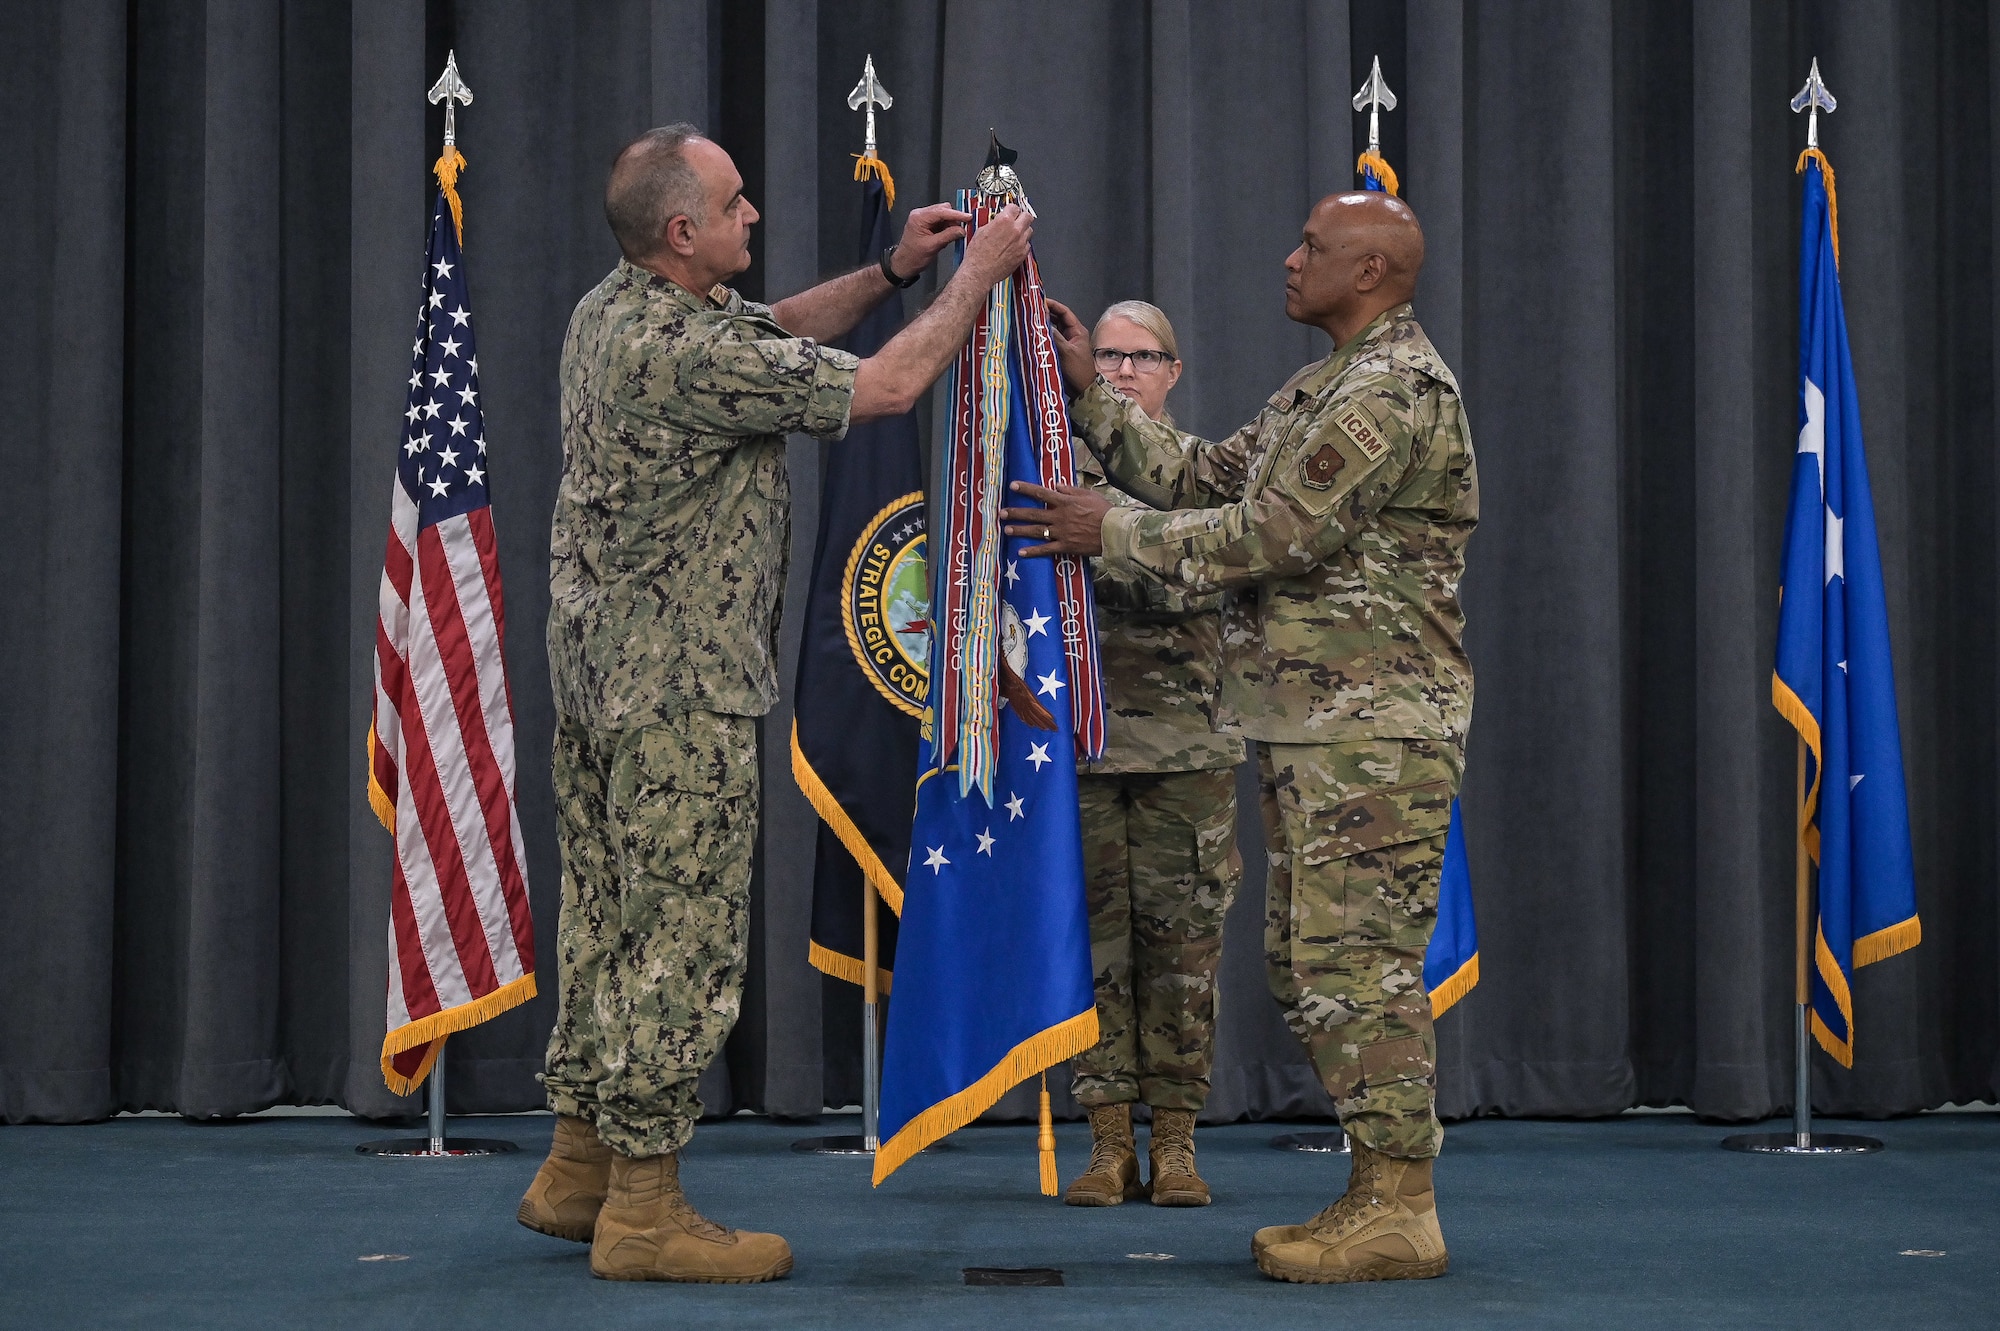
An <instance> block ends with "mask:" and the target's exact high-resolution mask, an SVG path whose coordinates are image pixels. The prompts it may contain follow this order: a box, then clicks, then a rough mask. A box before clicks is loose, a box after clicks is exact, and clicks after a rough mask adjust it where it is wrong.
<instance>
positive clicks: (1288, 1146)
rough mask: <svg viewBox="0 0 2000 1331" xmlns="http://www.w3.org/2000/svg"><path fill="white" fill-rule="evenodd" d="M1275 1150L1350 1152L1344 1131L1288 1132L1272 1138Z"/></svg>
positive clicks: (1343, 1153) (1325, 1153)
mask: <svg viewBox="0 0 2000 1331" xmlns="http://www.w3.org/2000/svg"><path fill="white" fill-rule="evenodd" d="M1271 1149H1272V1150H1274V1151H1314V1152H1317V1153H1318V1154H1321V1155H1346V1154H1347V1153H1348V1147H1347V1134H1346V1133H1344V1132H1288V1133H1286V1134H1285V1135H1284V1136H1282V1137H1273V1138H1271Z"/></svg>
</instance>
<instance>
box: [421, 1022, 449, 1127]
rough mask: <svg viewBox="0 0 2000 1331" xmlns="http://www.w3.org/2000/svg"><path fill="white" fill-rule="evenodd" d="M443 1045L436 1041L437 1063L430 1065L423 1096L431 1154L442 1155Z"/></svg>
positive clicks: (440, 1041) (442, 1042)
mask: <svg viewBox="0 0 2000 1331" xmlns="http://www.w3.org/2000/svg"><path fill="white" fill-rule="evenodd" d="M444 1044H445V1042H444V1041H443V1040H439V1041H438V1052H437V1062H436V1063H434V1064H432V1065H431V1084H430V1087H429V1089H428V1093H427V1094H426V1095H425V1097H424V1098H425V1105H424V1108H425V1110H426V1116H427V1117H428V1118H429V1119H430V1125H431V1154H432V1155H443V1154H444Z"/></svg>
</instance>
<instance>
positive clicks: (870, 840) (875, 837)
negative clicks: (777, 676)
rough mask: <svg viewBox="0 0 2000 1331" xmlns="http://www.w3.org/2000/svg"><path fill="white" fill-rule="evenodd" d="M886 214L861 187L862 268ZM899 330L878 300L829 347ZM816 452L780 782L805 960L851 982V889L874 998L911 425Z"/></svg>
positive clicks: (896, 772)
mask: <svg viewBox="0 0 2000 1331" xmlns="http://www.w3.org/2000/svg"><path fill="white" fill-rule="evenodd" d="M891 202H892V196H889V195H887V194H885V192H884V189H883V185H882V182H881V181H879V180H875V179H870V180H868V181H867V182H866V183H865V184H864V185H863V186H862V208H861V251H860V258H861V261H862V262H863V263H868V262H872V261H873V260H874V259H875V258H876V257H877V256H879V255H880V254H881V253H882V251H883V249H885V248H886V247H887V246H888V244H889V207H890V203H891ZM902 321H903V320H902V301H901V300H900V299H897V298H895V297H891V298H890V299H889V300H887V301H884V302H883V303H882V304H881V305H879V306H877V307H876V309H875V310H874V311H873V312H872V313H870V314H869V315H868V316H867V317H866V318H864V319H863V320H862V321H861V322H860V323H859V324H858V325H856V327H855V329H854V331H853V332H851V333H850V334H848V336H847V337H846V339H844V341H843V345H844V346H845V347H846V348H847V350H849V351H852V352H853V353H854V354H855V355H857V356H870V355H873V354H874V353H875V352H876V351H877V350H878V349H879V348H880V347H881V346H882V344H883V343H885V342H887V341H888V340H889V339H890V338H892V337H894V336H895V335H896V331H897V329H899V328H900V327H901V326H902ZM828 447H829V448H837V449H839V450H840V460H839V463H838V465H834V466H828V467H824V468H822V469H821V473H820V474H821V485H820V507H819V539H818V541H817V543H816V545H815V546H814V549H813V570H812V590H811V593H810V595H809V597H808V599H807V601H806V613H805V629H804V636H803V637H802V639H801V641H800V645H799V674H798V686H797V689H796V691H795V693H794V695H793V696H794V698H795V700H796V701H795V718H796V719H795V720H794V721H793V723H792V774H793V776H794V777H796V778H797V780H798V783H799V786H800V788H801V789H803V790H804V791H805V793H806V798H807V799H809V800H811V801H812V805H813V808H814V809H816V810H817V811H818V812H819V816H820V818H821V819H822V822H821V824H820V828H819V845H818V848H817V850H816V852H815V854H814V860H813V903H812V933H811V942H810V944H809V950H808V959H809V960H810V961H811V962H812V964H813V965H814V966H816V967H818V968H819V969H820V970H822V971H824V972H826V973H827V974H828V975H835V976H838V977H840V978H841V979H843V980H849V981H852V982H853V983H855V984H860V983H862V981H863V976H862V920H861V904H862V884H863V882H864V879H865V881H867V882H869V883H872V884H873V885H874V887H875V889H876V890H877V891H878V892H880V893H881V895H882V899H883V900H884V901H886V902H888V904H889V907H890V909H889V910H887V911H877V913H876V922H877V928H878V931H879V932H878V936H877V938H878V946H879V949H880V951H879V953H878V961H877V967H876V969H877V981H878V983H879V984H880V986H881V989H882V991H883V992H885V993H886V992H888V989H889V979H890V972H891V971H893V970H894V968H895V957H896V914H899V913H901V911H902V909H903V881H902V880H903V871H904V867H905V866H906V865H907V864H908V863H909V859H910V810H911V808H912V807H913V806H914V804H915V800H916V796H915V793H914V787H915V784H916V771H917V716H918V714H919V713H920V712H922V710H923V707H924V701H925V698H926V696H927V695H928V692H929V674H930V636H931V635H930V623H929V617H930V609H929V601H930V583H929V576H928V574H927V572H926V570H925V563H924V495H923V484H924V482H923V463H922V460H921V458H920V456H919V454H918V451H917V418H916V413H915V412H913V411H912V412H907V413H905V414H903V415H901V416H892V417H889V418H887V419H884V420H879V421H867V422H864V423H862V424H860V425H856V426H854V427H852V428H851V429H849V431H848V432H847V437H846V439H844V440H842V441H841V442H840V443H837V444H832V445H828ZM892 912H893V913H892Z"/></svg>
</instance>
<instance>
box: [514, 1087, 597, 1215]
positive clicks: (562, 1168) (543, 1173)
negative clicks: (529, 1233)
mask: <svg viewBox="0 0 2000 1331" xmlns="http://www.w3.org/2000/svg"><path fill="white" fill-rule="evenodd" d="M610 1177H611V1148H610V1147H609V1146H606V1145H605V1144H604V1143H603V1142H602V1141H600V1140H598V1136H597V1129H596V1128H594V1127H592V1126H591V1125H590V1124H589V1123H588V1122H586V1121H585V1120H583V1119H580V1118H571V1117H569V1116H568V1115H561V1116H558V1117H557V1119H556V1137H555V1141H554V1142H553V1143H551V1144H550V1146H549V1158H548V1159H546V1160H544V1161H542V1167H541V1168H540V1169H539V1170H537V1171H535V1181H534V1182H533V1183H530V1184H529V1185H528V1195H527V1196H525V1197H523V1198H522V1199H521V1209H520V1211H519V1212H518V1213H517V1218H518V1219H519V1220H520V1222H521V1223H522V1224H524V1225H526V1226H527V1227H528V1228H529V1229H532V1230H534V1231H535V1232H537V1233H539V1234H553V1235H554V1236H555V1237H557V1238H559V1239H569V1240H570V1241H571V1242H573V1243H588V1242H590V1231H591V1229H592V1228H593V1227H594V1226H595V1225H596V1224H597V1212H598V1208H600V1207H602V1206H603V1205H604V1189H605V1185H606V1183H607V1182H608V1181H609V1179H610Z"/></svg>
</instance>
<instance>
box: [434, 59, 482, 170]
mask: <svg viewBox="0 0 2000 1331" xmlns="http://www.w3.org/2000/svg"><path fill="white" fill-rule="evenodd" d="M439 102H443V103H444V142H445V146H446V147H447V148H448V147H450V146H452V145H453V144H454V143H457V142H458V105H457V104H458V103H460V102H464V103H465V104H466V105H467V106H471V105H472V89H470V88H468V87H466V86H465V80H464V79H462V78H460V77H459V76H458V52H457V51H449V52H447V53H446V54H445V58H444V73H442V74H440V75H438V81H437V82H436V83H433V84H432V85H431V90H430V103H431V105H432V106H436V105H437V104H438V103H439Z"/></svg>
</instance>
